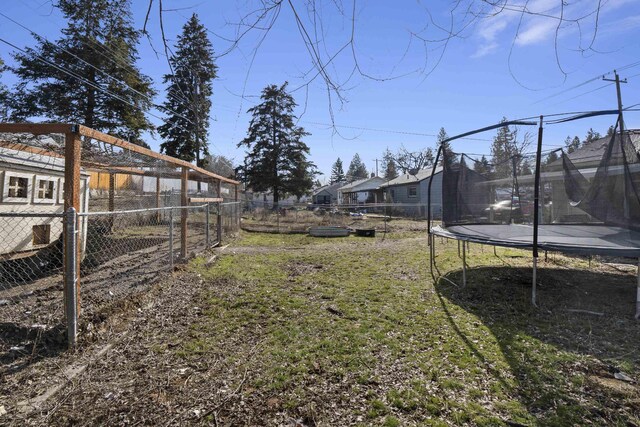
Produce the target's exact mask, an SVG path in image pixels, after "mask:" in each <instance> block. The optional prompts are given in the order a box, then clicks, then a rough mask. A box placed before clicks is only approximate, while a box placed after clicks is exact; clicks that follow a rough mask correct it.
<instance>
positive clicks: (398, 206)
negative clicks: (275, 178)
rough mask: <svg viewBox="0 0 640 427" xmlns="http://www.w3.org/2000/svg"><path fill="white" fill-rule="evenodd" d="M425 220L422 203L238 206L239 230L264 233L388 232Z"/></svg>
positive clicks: (259, 203)
mask: <svg viewBox="0 0 640 427" xmlns="http://www.w3.org/2000/svg"><path fill="white" fill-rule="evenodd" d="M432 218H438V219H439V218H440V209H439V208H434V209H433V212H432ZM426 219H427V206H426V204H425V203H368V204H359V205H313V204H299V205H296V204H289V205H282V204H280V205H278V207H275V206H274V204H273V203H270V202H263V201H244V202H243V205H242V228H243V229H244V230H247V231H258V232H267V233H283V234H286V233H306V232H308V230H309V228H310V227H314V226H337V227H348V228H352V229H360V228H368V229H375V230H378V231H385V230H387V231H389V230H390V229H393V223H394V222H396V223H397V222H398V221H402V222H407V221H410V222H416V223H420V222H426ZM425 229H426V228H425Z"/></svg>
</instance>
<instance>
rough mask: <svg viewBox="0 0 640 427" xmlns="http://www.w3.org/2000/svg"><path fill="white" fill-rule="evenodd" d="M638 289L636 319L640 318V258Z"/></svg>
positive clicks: (639, 259) (639, 260)
mask: <svg viewBox="0 0 640 427" xmlns="http://www.w3.org/2000/svg"><path fill="white" fill-rule="evenodd" d="M637 286H638V290H637V294H636V320H640V258H638V284H637Z"/></svg>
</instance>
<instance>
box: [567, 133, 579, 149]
mask: <svg viewBox="0 0 640 427" xmlns="http://www.w3.org/2000/svg"><path fill="white" fill-rule="evenodd" d="M564 146H565V148H566V150H567V153H573V152H574V151H576V150H577V149H578V148H580V138H578V137H577V136H574V137H573V138H571V137H570V136H567V138H566V139H565V140H564Z"/></svg>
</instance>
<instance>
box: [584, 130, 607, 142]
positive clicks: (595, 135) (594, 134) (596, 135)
mask: <svg viewBox="0 0 640 427" xmlns="http://www.w3.org/2000/svg"><path fill="white" fill-rule="evenodd" d="M600 138H602V136H600V132H598V131H595V130H593V128H589V130H588V131H587V136H586V137H585V138H584V141H582V145H587V144H590V143H592V142H593V141H595V140H596V139H600Z"/></svg>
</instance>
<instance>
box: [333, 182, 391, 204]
mask: <svg viewBox="0 0 640 427" xmlns="http://www.w3.org/2000/svg"><path fill="white" fill-rule="evenodd" d="M385 182H386V181H385V179H384V178H380V177H379V176H375V175H374V176H372V177H371V178H365V179H359V180H357V181H353V182H351V183H349V184H347V185H344V186H342V187H340V188H339V189H338V193H339V197H340V199H341V201H340V203H341V204H345V205H357V204H364V203H381V202H382V201H383V196H382V191H380V190H379V188H380V185H382V184H383V183H385Z"/></svg>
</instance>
